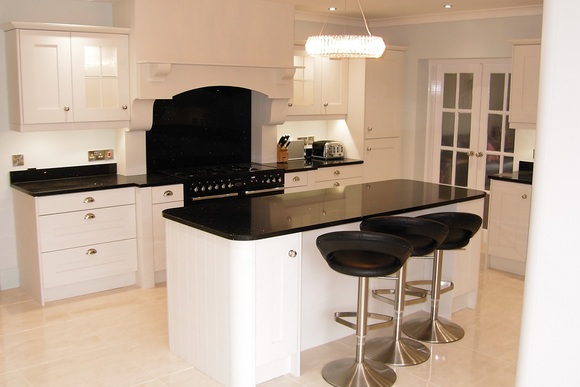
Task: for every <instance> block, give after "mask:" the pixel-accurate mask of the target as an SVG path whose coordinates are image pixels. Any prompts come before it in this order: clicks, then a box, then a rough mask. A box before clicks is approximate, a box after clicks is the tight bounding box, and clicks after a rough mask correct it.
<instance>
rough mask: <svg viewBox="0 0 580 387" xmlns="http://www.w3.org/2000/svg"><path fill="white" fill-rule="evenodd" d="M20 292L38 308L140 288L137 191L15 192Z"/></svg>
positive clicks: (128, 189) (125, 189) (131, 189)
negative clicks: (39, 194)
mask: <svg viewBox="0 0 580 387" xmlns="http://www.w3.org/2000/svg"><path fill="white" fill-rule="evenodd" d="M13 192H14V210H15V220H16V221H15V223H16V239H17V247H18V259H19V268H20V276H21V286H22V288H23V289H24V290H26V291H27V292H29V293H30V295H31V296H32V297H34V299H36V300H37V301H38V302H39V303H41V304H44V303H45V302H47V301H53V300H58V299H62V298H67V297H73V296H77V295H81V294H87V293H92V292H95V291H100V290H106V289H113V288H116V287H122V286H128V285H134V284H135V274H136V272H137V242H136V222H135V190H134V188H120V189H110V190H99V191H91V192H81V193H72V194H63V195H54V196H42V197H33V196H30V195H27V194H24V193H21V192H20V191H17V190H14V191H13Z"/></svg>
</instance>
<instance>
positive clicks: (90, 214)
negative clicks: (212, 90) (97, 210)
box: [85, 212, 95, 220]
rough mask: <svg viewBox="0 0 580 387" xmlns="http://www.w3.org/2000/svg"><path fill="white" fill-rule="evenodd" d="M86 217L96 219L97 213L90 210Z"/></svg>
mask: <svg viewBox="0 0 580 387" xmlns="http://www.w3.org/2000/svg"><path fill="white" fill-rule="evenodd" d="M85 219H86V220H91V219H95V214H93V213H92V212H89V213H88V214H86V215H85Z"/></svg>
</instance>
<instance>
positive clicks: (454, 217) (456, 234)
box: [420, 212, 483, 250]
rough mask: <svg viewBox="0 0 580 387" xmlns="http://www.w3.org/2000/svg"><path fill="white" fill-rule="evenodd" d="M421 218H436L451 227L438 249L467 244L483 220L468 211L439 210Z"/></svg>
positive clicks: (457, 247) (451, 248) (449, 248)
mask: <svg viewBox="0 0 580 387" xmlns="http://www.w3.org/2000/svg"><path fill="white" fill-rule="evenodd" d="M420 218H423V219H430V220H435V221H437V222H440V223H443V224H445V225H446V226H447V228H449V234H448V235H447V237H446V238H445V240H444V241H443V242H442V243H441V245H439V247H438V248H437V249H438V250H455V249H460V248H462V247H465V246H467V245H468V244H469V241H470V240H471V237H473V236H474V235H475V233H476V232H477V231H479V229H480V228H481V224H482V222H483V221H482V219H481V217H479V216H478V215H475V214H470V213H468V212H437V213H434V214H428V215H422V216H420Z"/></svg>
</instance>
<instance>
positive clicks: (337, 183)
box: [314, 177, 363, 189]
mask: <svg viewBox="0 0 580 387" xmlns="http://www.w3.org/2000/svg"><path fill="white" fill-rule="evenodd" d="M362 182H363V178H362V177H353V178H351V179H337V180H327V181H319V182H317V183H316V184H314V189H324V188H336V187H346V186H347V185H355V184H362Z"/></svg>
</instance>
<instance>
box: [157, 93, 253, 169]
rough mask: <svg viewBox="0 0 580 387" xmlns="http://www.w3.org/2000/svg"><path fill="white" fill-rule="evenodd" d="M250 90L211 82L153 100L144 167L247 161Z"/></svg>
mask: <svg viewBox="0 0 580 387" xmlns="http://www.w3.org/2000/svg"><path fill="white" fill-rule="evenodd" d="M251 103H252V102H251V91H250V90H248V89H244V88H239V87H231V86H212V87H205V88H200V89H194V90H191V91H187V92H185V93H182V94H179V95H176V96H174V97H173V99H170V100H156V101H155V103H154V107H153V127H152V128H151V130H149V131H148V132H147V134H146V141H147V146H146V148H147V170H148V171H150V172H152V171H163V170H167V169H174V168H183V167H193V166H201V165H216V164H228V163H232V164H233V163H245V162H250V159H251Z"/></svg>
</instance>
